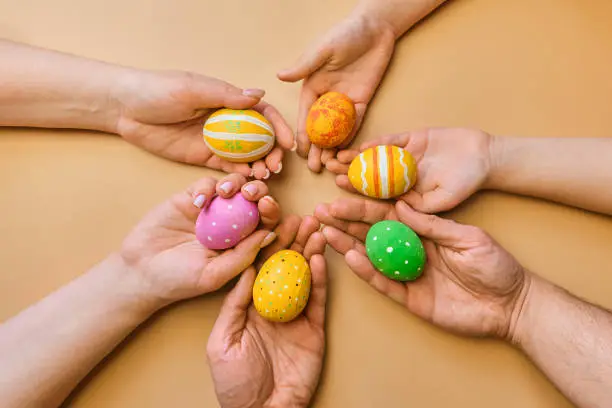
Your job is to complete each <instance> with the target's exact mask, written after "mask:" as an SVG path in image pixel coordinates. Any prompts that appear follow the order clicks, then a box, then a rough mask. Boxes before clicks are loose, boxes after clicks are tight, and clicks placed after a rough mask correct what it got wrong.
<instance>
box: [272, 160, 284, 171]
mask: <svg viewBox="0 0 612 408" xmlns="http://www.w3.org/2000/svg"><path fill="white" fill-rule="evenodd" d="M282 169H283V163H282V162H281V163H278V169H276V170H275V171H274V174H278V173H280V172H281V170H282Z"/></svg>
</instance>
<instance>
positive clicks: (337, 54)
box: [278, 14, 395, 172]
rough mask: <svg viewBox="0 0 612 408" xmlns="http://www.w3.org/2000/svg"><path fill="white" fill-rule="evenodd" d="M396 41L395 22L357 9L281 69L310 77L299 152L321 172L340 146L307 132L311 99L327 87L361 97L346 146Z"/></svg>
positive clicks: (284, 76)
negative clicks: (314, 140)
mask: <svg viewBox="0 0 612 408" xmlns="http://www.w3.org/2000/svg"><path fill="white" fill-rule="evenodd" d="M394 47H395V34H394V32H393V30H392V28H391V26H390V25H388V24H387V23H384V22H383V21H381V20H378V19H374V18H370V17H369V16H364V15H361V14H359V15H357V14H354V15H351V16H350V17H348V18H346V19H345V20H344V21H342V22H340V23H339V24H337V25H336V26H335V27H333V28H332V29H331V30H330V31H329V32H328V33H327V34H325V35H324V36H323V37H322V38H321V39H320V40H319V41H318V42H316V43H315V44H314V45H312V46H311V47H310V49H309V50H307V51H306V52H305V53H304V54H303V55H302V57H301V59H300V60H299V61H298V62H297V63H296V64H295V65H294V66H293V67H291V68H289V69H286V70H283V71H281V72H279V73H278V77H279V78H280V79H281V80H283V81H287V82H296V81H299V80H304V82H303V85H302V93H301V96H300V102H299V112H298V125H297V143H298V153H299V154H300V155H301V156H302V157H308V167H309V168H310V169H311V170H312V171H315V172H319V171H320V170H321V164H325V162H326V161H327V160H329V159H330V158H332V157H334V156H335V150H333V149H326V150H322V149H320V148H318V147H317V146H314V145H311V143H310V141H309V139H308V135H307V133H306V117H307V116H308V111H309V110H310V107H311V105H312V104H313V103H314V102H315V101H316V100H317V99H318V97H319V96H321V95H322V94H324V93H326V92H330V91H336V92H340V93H343V94H345V95H347V96H348V97H349V98H351V99H352V100H353V102H354V103H355V109H356V113H357V121H356V124H355V126H354V128H353V131H352V134H351V135H350V136H349V138H348V140H346V141H345V142H344V143H343V144H342V145H341V147H346V146H348V145H349V144H350V142H351V141H352V139H353V138H354V136H355V134H356V132H357V130H358V129H359V127H360V125H361V122H362V120H363V117H364V115H365V112H366V109H367V106H368V103H369V102H370V100H371V99H372V97H373V96H374V93H375V91H376V88H377V87H378V84H379V83H380V81H381V80H382V78H383V75H384V73H385V70H386V69H387V66H388V65H389V61H390V60H391V56H392V55H393V50H394Z"/></svg>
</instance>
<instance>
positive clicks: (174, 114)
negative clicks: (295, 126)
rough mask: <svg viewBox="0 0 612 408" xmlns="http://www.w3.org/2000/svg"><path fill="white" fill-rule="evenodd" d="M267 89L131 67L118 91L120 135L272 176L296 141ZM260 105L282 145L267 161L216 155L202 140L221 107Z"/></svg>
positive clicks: (190, 158)
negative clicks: (266, 99) (233, 159)
mask: <svg viewBox="0 0 612 408" xmlns="http://www.w3.org/2000/svg"><path fill="white" fill-rule="evenodd" d="M263 96H264V91H262V90H260V89H244V90H243V89H240V88H237V87H235V86H233V85H231V84H228V83H227V82H224V81H221V80H218V79H215V78H210V77H206V76H204V75H198V74H194V73H189V72H178V71H169V72H156V71H141V70H135V69H129V70H127V71H126V73H124V74H123V75H122V76H121V80H120V81H119V84H118V85H117V86H116V87H115V89H114V90H113V91H112V97H113V98H114V99H115V100H117V101H118V105H119V115H118V116H119V119H118V121H117V125H116V133H118V134H120V135H121V136H123V138H124V139H125V140H127V141H129V142H130V143H133V144H135V145H137V146H139V147H142V148H143V149H146V150H148V151H150V152H151V153H154V154H156V155H158V156H162V157H165V158H168V159H171V160H175V161H179V162H184V163H190V164H196V165H200V166H206V167H209V168H211V169H215V170H222V171H225V172H227V173H240V174H242V175H243V176H245V177H251V176H254V177H256V178H258V179H267V178H268V177H269V176H270V174H271V173H278V172H280V170H281V169H282V159H283V149H286V150H288V149H291V148H292V147H293V145H294V140H293V132H292V131H291V129H290V128H289V126H288V125H287V123H286V122H285V120H284V119H283V117H282V116H281V115H280V113H279V112H278V111H277V110H276V109H275V108H274V107H272V106H271V105H268V104H267V103H265V102H263V101H261V98H262V97H263ZM222 107H226V108H231V109H255V110H256V111H258V112H259V113H261V114H262V115H264V116H265V117H266V118H267V119H268V120H269V121H270V123H271V124H272V127H273V128H274V131H275V133H276V137H277V141H278V146H276V147H275V148H274V149H272V151H270V153H268V155H267V156H266V157H265V158H264V159H261V160H258V161H256V162H254V163H252V166H251V165H249V164H247V163H232V162H229V161H227V160H224V159H221V158H219V157H217V156H215V155H214V154H213V153H212V152H211V151H210V150H209V149H208V147H207V146H206V144H205V143H204V141H203V138H202V126H203V122H204V120H205V118H206V117H207V116H208V115H210V114H211V113H212V112H213V111H214V110H216V109H218V108H222Z"/></svg>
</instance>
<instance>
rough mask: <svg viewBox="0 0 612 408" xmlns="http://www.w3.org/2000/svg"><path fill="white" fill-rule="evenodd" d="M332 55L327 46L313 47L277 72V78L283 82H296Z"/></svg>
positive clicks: (319, 66)
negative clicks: (290, 65) (293, 62)
mask: <svg viewBox="0 0 612 408" xmlns="http://www.w3.org/2000/svg"><path fill="white" fill-rule="evenodd" d="M331 56H332V49H331V48H329V47H315V48H312V49H311V50H309V51H307V52H306V53H304V54H302V56H300V59H299V60H298V61H297V62H296V63H295V64H294V65H293V66H292V67H291V68H287V69H284V70H282V71H280V72H278V74H277V76H278V79H280V80H281V81H285V82H297V81H299V80H300V79H304V78H306V77H307V76H309V75H311V74H312V73H313V72H315V71H316V70H317V69H319V68H321V66H322V65H323V64H325V63H326V62H327V60H329V58H331Z"/></svg>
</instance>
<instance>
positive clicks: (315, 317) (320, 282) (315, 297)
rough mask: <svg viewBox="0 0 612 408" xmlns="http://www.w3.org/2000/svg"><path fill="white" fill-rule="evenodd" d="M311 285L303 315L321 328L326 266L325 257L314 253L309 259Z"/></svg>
mask: <svg viewBox="0 0 612 408" xmlns="http://www.w3.org/2000/svg"><path fill="white" fill-rule="evenodd" d="M310 273H311V279H312V281H311V286H310V299H308V305H307V306H306V310H305V311H304V316H306V318H307V319H308V321H310V323H312V324H313V325H315V326H317V327H319V328H320V329H323V325H324V323H325V303H326V301H327V267H326V265H325V257H323V255H320V254H316V255H314V256H313V257H312V259H311V260H310Z"/></svg>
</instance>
